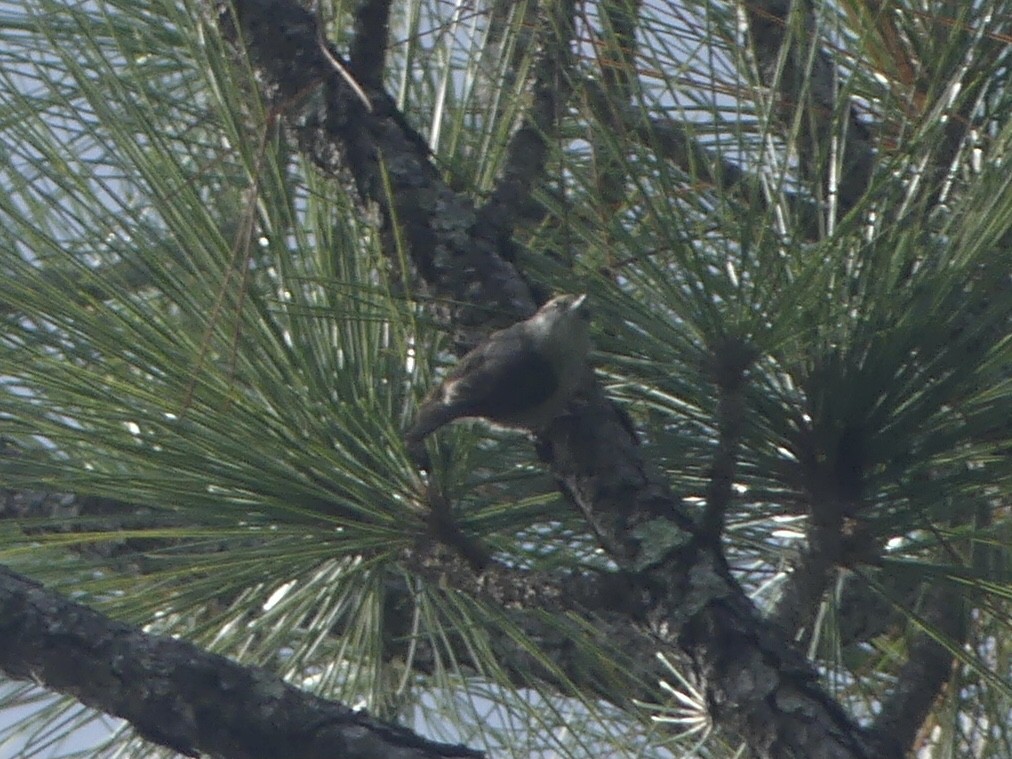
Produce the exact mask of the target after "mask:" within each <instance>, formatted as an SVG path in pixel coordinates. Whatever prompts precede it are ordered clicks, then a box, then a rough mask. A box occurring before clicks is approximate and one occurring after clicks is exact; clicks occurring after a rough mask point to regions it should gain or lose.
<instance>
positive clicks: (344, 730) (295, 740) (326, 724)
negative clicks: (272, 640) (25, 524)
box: [0, 567, 483, 759]
mask: <svg viewBox="0 0 1012 759" xmlns="http://www.w3.org/2000/svg"><path fill="white" fill-rule="evenodd" d="M0 670H2V671H3V672H4V674H6V675H7V676H9V677H13V678H15V679H20V680H34V681H36V682H38V683H40V684H41V685H43V686H45V687H46V688H49V689H51V690H55V691H59V692H61V693H67V694H69V695H71V696H74V698H76V699H78V700H79V701H81V702H82V703H84V704H86V705H88V706H91V707H93V708H95V709H99V710H101V711H103V712H106V713H108V714H112V715H115V716H117V717H122V718H123V719H125V720H127V721H129V722H130V723H131V724H132V725H133V726H134V727H135V728H136V730H137V732H138V733H140V734H141V735H142V736H143V737H145V738H147V739H148V740H150V741H154V742H155V743H160V744H161V745H163V746H168V747H169V748H171V749H173V750H175V751H178V752H179V753H181V754H185V755H186V756H199V754H198V752H206V753H209V754H213V755H215V756H221V757H228V758H229V759H257V758H260V757H262V758H263V759H277V757H279V756H284V757H291V759H302V758H305V759H317V758H318V759H325V758H326V759H331V757H334V756H337V755H339V756H342V757H347V758H348V759H353V758H354V757H361V758H362V759H374V758H375V757H377V756H384V757H391V758H393V757H401V758H402V759H423V758H431V757H480V756H483V754H481V753H480V752H477V751H473V750H471V749H468V748H465V747H463V746H450V745H446V744H440V743H435V742H432V741H428V740H425V739H423V738H421V737H419V736H417V735H415V734H414V733H412V732H410V731H408V730H405V729H403V728H400V727H397V726H395V725H390V724H387V723H384V722H380V721H379V720H376V719H373V718H372V717H370V716H369V715H368V714H366V713H365V712H358V711H354V710H352V709H349V708H348V707H346V706H343V705H342V704H338V703H336V702H331V701H325V700H323V699H321V698H317V697H316V696H313V695H310V694H308V693H306V692H304V691H301V690H299V689H297V688H295V687H293V686H291V685H288V684H287V683H285V682H284V681H283V680H281V679H280V678H278V677H276V676H274V675H271V674H269V673H267V672H265V671H263V670H261V669H258V668H255V667H242V666H240V665H238V664H236V663H235V662H232V661H230V660H228V659H226V658H224V657H223V656H218V655H216V654H210V653H207V652H206V651H202V650H201V649H199V648H197V647H196V646H194V645H192V644H190V643H186V642H185V641H181V640H176V639H174V638H170V637H166V636H161V635H149V634H146V633H143V632H140V631H139V630H136V629H134V628H133V627H131V626H129V625H126V624H123V623H122V622H117V621H115V620H111V619H109V618H108V617H105V616H103V615H102V614H99V613H98V612H96V611H93V610H92V609H89V608H87V607H85V606H81V605H80V604H75V603H72V602H70V601H68V600H66V599H65V598H63V597H62V596H59V595H57V594H55V593H51V592H49V591H47V590H45V589H44V588H43V587H42V586H41V585H39V584H38V583H35V582H32V581H31V580H29V579H27V578H25V577H22V576H21V575H18V574H16V573H14V572H11V571H10V570H9V569H6V568H5V567H0Z"/></svg>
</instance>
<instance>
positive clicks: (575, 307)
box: [527, 294, 590, 343]
mask: <svg viewBox="0 0 1012 759" xmlns="http://www.w3.org/2000/svg"><path fill="white" fill-rule="evenodd" d="M589 320H590V309H589V308H588V306H587V296H586V295H585V294H583V295H557V296H555V297H554V298H552V299H551V300H550V301H548V302H547V303H546V304H545V305H543V306H542V307H541V308H539V309H538V311H537V313H536V314H534V316H532V317H531V318H530V319H528V320H527V324H528V326H529V330H530V333H531V334H532V336H534V337H535V338H536V339H539V340H563V341H570V340H571V341H573V342H577V343H579V342H583V341H586V340H587V339H588V335H589V331H590V328H589V325H588V321H589Z"/></svg>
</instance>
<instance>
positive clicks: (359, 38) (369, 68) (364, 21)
mask: <svg viewBox="0 0 1012 759" xmlns="http://www.w3.org/2000/svg"><path fill="white" fill-rule="evenodd" d="M391 3H392V0H360V2H359V4H358V8H356V9H355V36H354V37H353V38H352V42H351V48H350V50H349V52H348V64H349V68H350V69H351V73H352V74H353V75H354V76H355V77H357V78H358V81H359V82H361V83H362V84H363V85H365V86H367V87H372V88H376V87H382V86H383V66H384V63H385V61H386V52H387V39H388V36H389V26H390V5H391Z"/></svg>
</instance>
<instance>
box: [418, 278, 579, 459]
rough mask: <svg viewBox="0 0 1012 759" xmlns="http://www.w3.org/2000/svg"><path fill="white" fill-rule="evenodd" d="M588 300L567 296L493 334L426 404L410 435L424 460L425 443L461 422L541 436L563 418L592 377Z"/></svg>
mask: <svg viewBox="0 0 1012 759" xmlns="http://www.w3.org/2000/svg"><path fill="white" fill-rule="evenodd" d="M586 299H587V296H586V295H560V296H558V297H556V298H553V299H552V300H550V301H548V303H546V304H545V305H544V306H542V307H541V308H540V309H538V311H537V313H535V314H534V315H533V316H532V317H530V318H529V319H526V320H524V321H521V322H517V323H516V324H513V325H512V326H510V327H507V328H506V329H503V330H499V331H498V332H493V333H492V334H491V335H489V337H488V339H487V340H485V341H484V342H482V343H481V344H480V345H478V346H477V347H476V348H474V349H473V350H472V351H470V352H469V353H467V354H466V355H465V356H464V357H463V358H462V359H460V361H459V362H457V365H456V366H454V367H453V369H452V370H451V371H450V373H449V374H448V375H447V376H446V378H445V379H444V380H443V382H442V383H441V384H440V385H439V386H438V387H437V388H436V389H435V390H433V391H432V392H431V393H429V395H428V396H427V397H426V399H425V400H424V401H423V402H422V405H421V407H420V408H419V410H418V414H417V416H416V417H415V421H414V423H413V424H412V425H411V427H410V428H409V429H408V431H407V432H406V433H405V440H406V441H407V443H408V449H409V451H411V452H412V455H413V456H415V458H416V459H419V460H421V457H420V455H419V454H420V453H421V452H422V448H421V444H422V441H423V440H424V439H425V437H426V436H427V435H429V434H431V433H432V432H434V431H435V430H437V429H439V428H440V427H442V426H443V425H444V424H447V423H449V422H452V421H453V420H454V419H461V418H465V417H480V418H483V419H487V420H489V421H491V422H493V423H495V424H498V425H501V426H504V427H513V428H518V429H525V430H538V429H540V428H542V427H545V426H547V425H548V424H549V423H550V422H551V421H552V420H553V419H555V418H556V417H558V416H560V415H561V414H563V413H564V412H565V410H566V406H567V405H568V403H569V401H570V399H571V398H572V396H573V394H574V393H575V392H576V390H577V389H578V388H579V387H580V385H581V384H582V383H583V382H584V381H585V379H586V376H587V354H588V353H589V351H590V328H589V324H588V320H589V314H588V312H587V308H586Z"/></svg>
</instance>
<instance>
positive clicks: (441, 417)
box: [404, 400, 459, 470]
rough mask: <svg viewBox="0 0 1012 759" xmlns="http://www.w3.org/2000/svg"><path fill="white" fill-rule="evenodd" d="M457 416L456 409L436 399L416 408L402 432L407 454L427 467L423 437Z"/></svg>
mask: <svg viewBox="0 0 1012 759" xmlns="http://www.w3.org/2000/svg"><path fill="white" fill-rule="evenodd" d="M458 416H459V413H458V411H457V409H455V408H454V407H453V406H448V405H447V404H445V403H441V402H440V401H438V400H431V401H428V402H426V403H423V404H422V406H421V408H419V409H418V414H417V415H416V416H415V421H414V422H412V424H411V426H410V427H408V429H407V431H406V432H405V433H404V442H405V443H406V444H407V448H408V455H409V456H411V458H412V460H413V461H414V462H415V463H417V464H418V465H419V466H421V467H422V468H423V469H426V470H427V469H428V468H429V467H428V461H429V457H428V454H427V453H426V451H425V438H427V437H428V436H429V435H431V434H432V433H433V432H435V431H436V430H438V429H439V428H440V427H442V426H443V425H444V424H446V423H447V422H452V421H453V420H454V419H456V418H457V417H458Z"/></svg>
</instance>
